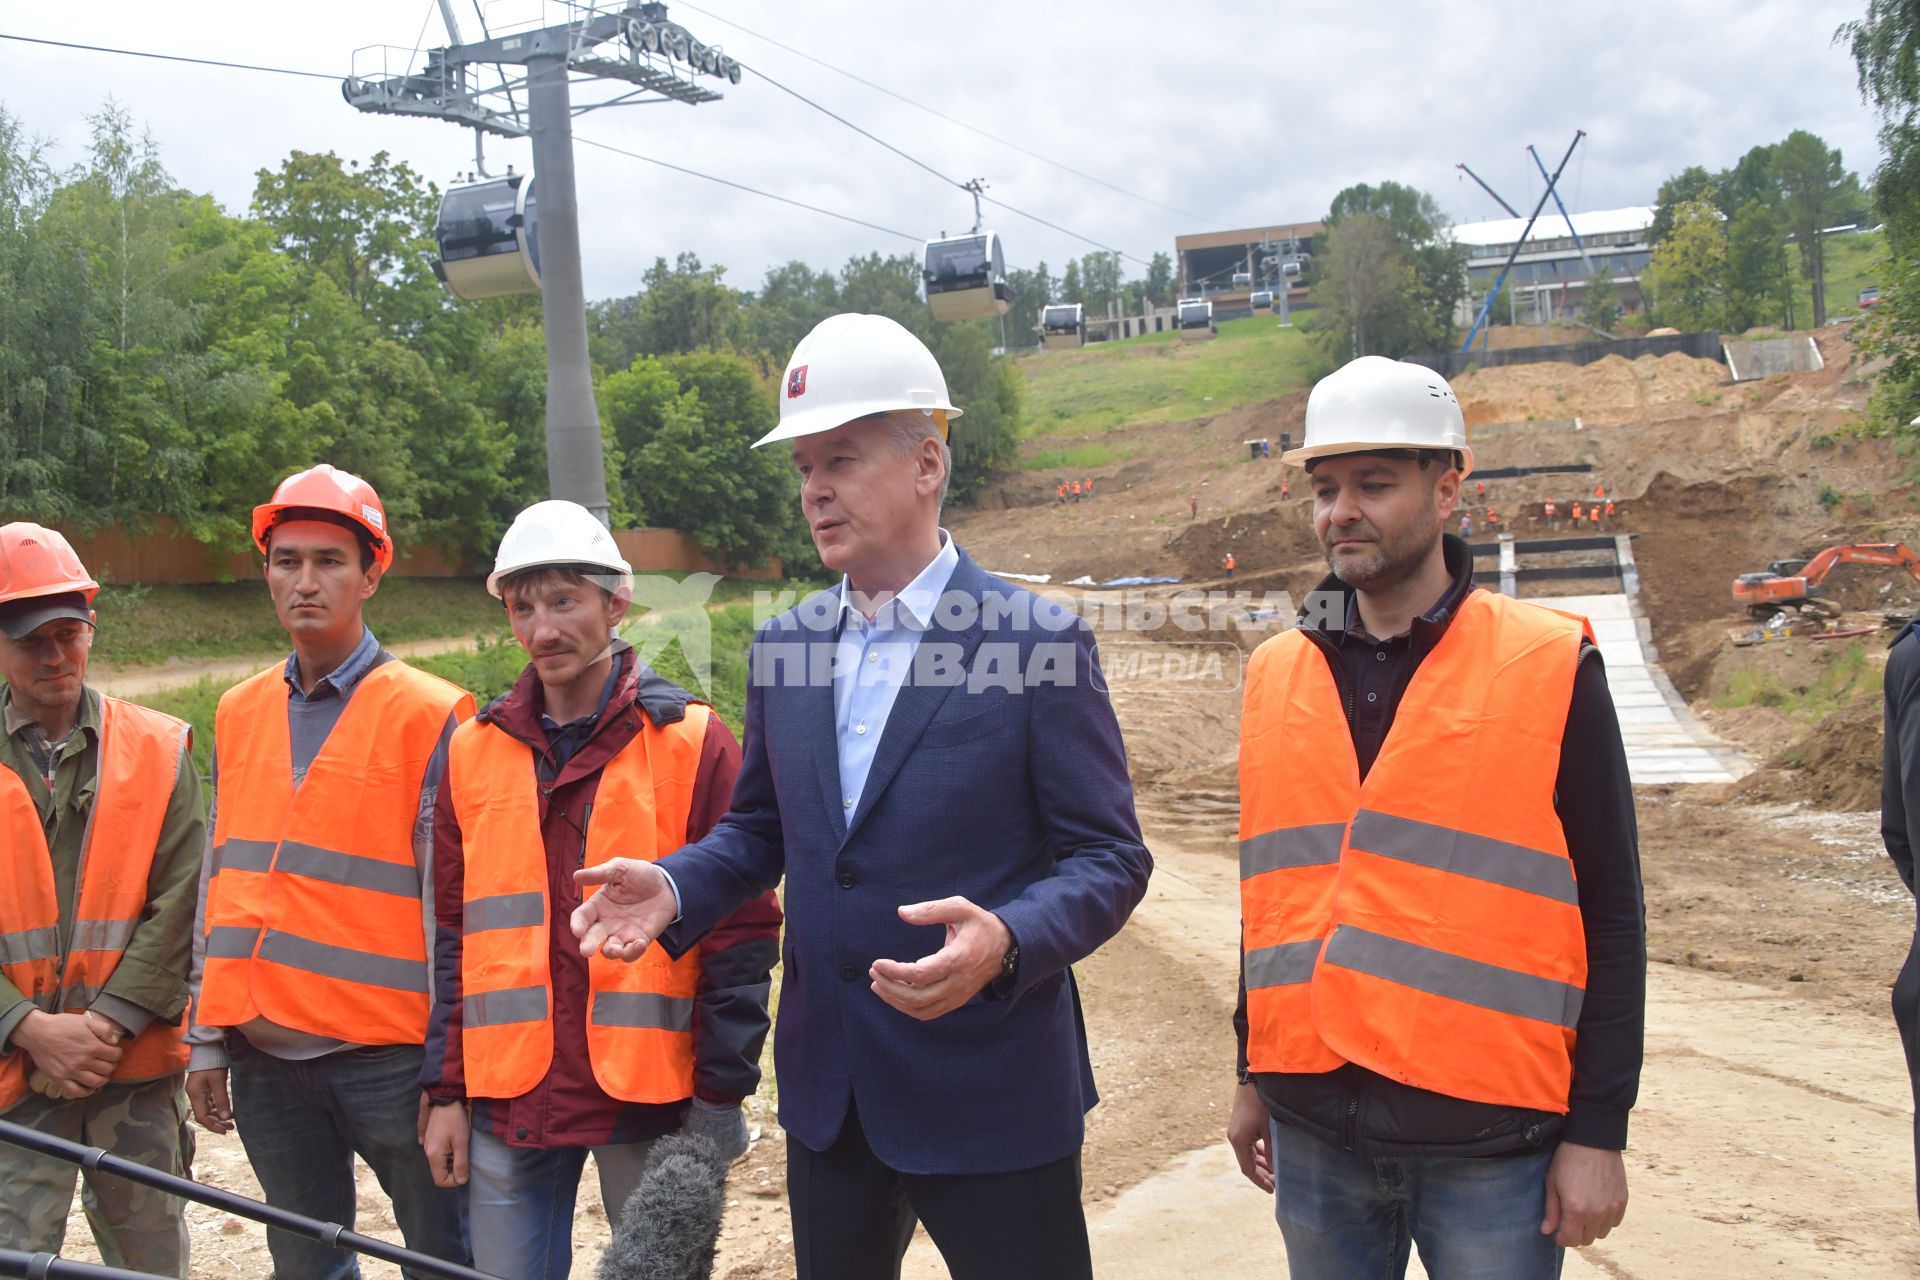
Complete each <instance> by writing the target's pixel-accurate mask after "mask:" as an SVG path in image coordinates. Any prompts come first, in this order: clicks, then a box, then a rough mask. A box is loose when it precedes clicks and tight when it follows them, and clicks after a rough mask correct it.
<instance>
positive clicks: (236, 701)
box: [195, 661, 473, 1045]
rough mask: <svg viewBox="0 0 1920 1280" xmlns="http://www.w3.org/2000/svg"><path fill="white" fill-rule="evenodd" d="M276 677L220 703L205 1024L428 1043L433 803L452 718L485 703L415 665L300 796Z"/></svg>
mask: <svg viewBox="0 0 1920 1280" xmlns="http://www.w3.org/2000/svg"><path fill="white" fill-rule="evenodd" d="M282 672H283V669H282V668H279V667H275V668H272V669H269V670H267V671H263V672H261V673H260V674H259V675H256V676H254V677H252V678H251V679H249V680H246V681H244V682H243V683H241V684H239V685H237V686H235V687H234V688H233V689H231V690H229V691H228V692H227V694H226V696H225V697H223V698H221V699H220V710H219V713H218V715H217V716H216V718H215V721H214V726H215V728H214V733H215V742H216V745H217V749H218V752H219V760H220V793H219V796H218V797H217V803H216V805H215V810H214V812H215V817H214V832H213V855H212V874H211V876H210V878H209V880H208V884H207V902H206V912H205V916H204V922H205V928H206V964H205V967H204V969H203V971H202V974H203V976H202V978H201V983H200V997H199V1004H198V1005H197V1006H196V1008H195V1017H196V1019H197V1020H198V1021H199V1022H201V1023H202V1024H203V1025H206V1026H216V1027H233V1026H242V1025H244V1024H246V1023H247V1022H250V1021H252V1020H253V1019H254V1018H256V1017H261V1018H266V1019H267V1020H268V1021H270V1022H274V1023H278V1024H279V1025H280V1026H283V1027H290V1028H293V1029H294V1030H298V1031H304V1032H307V1033H308V1034H310V1035H317V1036H329V1037H332V1038H335V1039H339V1040H347V1041H351V1042H353V1043H355V1044H376V1045H377V1044H419V1043H421V1042H422V1041H423V1040H425V1038H426V1029H427V1008H428V1004H429V992H428V990H427V974H428V968H427V945H426V926H425V920H424V917H423V908H422V894H423V893H424V892H426V891H427V890H428V888H429V886H425V885H422V884H421V882H420V874H419V871H418V868H417V865H416V863H415V861H414V848H413V835H414V826H415V823H416V821H417V819H418V816H419V808H420V790H421V787H422V785H423V784H424V782H425V778H426V771H427V766H428V764H429V762H430V761H431V759H432V756H433V752H434V749H435V748H436V747H437V746H438V745H439V742H440V734H441V731H442V730H444V729H445V728H446V724H447V717H448V716H449V715H455V716H457V717H458V718H459V719H461V720H465V719H467V718H468V717H470V716H471V715H472V714H473V699H472V698H471V697H470V696H468V695H467V694H465V693H462V692H461V691H460V690H459V689H458V688H456V687H455V686H453V685H451V684H448V683H447V682H446V681H444V680H441V679H439V678H438V677H435V676H430V675H427V674H426V673H424V672H420V671H416V670H414V669H413V668H411V667H409V666H407V665H406V664H405V663H403V662H398V661H389V662H384V663H381V664H380V665H379V666H377V667H375V668H374V669H373V670H371V671H369V672H368V673H367V674H366V675H365V676H363V677H361V680H360V683H359V685H358V686H357V687H356V688H355V689H354V691H353V695H352V697H351V698H349V699H348V701H347V705H346V707H345V708H344V709H343V710H342V711H341V713H340V719H339V720H338V722H337V723H335V725H334V727H333V730H332V732H331V733H329V734H328V735H327V740H326V742H325V743H324V744H323V745H322V746H321V748H320V752H319V754H318V755H316V756H315V757H314V760H313V763H312V764H311V765H310V766H309V767H308V769H307V773H306V776H305V777H304V778H303V779H302V781H301V783H300V785H299V787H298V788H297V789H296V788H295V787H294V785H293V748H292V743H291V739H290V732H289V728H288V710H287V687H286V682H285V680H284V678H283V674H282Z"/></svg>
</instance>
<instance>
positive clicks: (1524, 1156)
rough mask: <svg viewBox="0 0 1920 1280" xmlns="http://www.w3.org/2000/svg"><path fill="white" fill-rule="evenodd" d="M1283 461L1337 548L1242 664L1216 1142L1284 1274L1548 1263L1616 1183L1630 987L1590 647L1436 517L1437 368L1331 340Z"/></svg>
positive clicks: (1457, 445) (1564, 618)
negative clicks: (1265, 1214)
mask: <svg viewBox="0 0 1920 1280" xmlns="http://www.w3.org/2000/svg"><path fill="white" fill-rule="evenodd" d="M1286 461H1287V462H1290V463H1295V464H1299V465H1303V466H1304V467H1305V468H1306V470H1307V474H1308V475H1309V476H1310V477H1311V481H1312V485H1313V503H1314V526H1315V529H1316V531H1317V532H1318V534H1319V536H1320V540H1321V543H1322V546H1323V547H1324V548H1325V551H1326V556H1327V562H1328V564H1329V565H1330V566H1331V568H1332V569H1333V573H1332V575H1331V576H1329V577H1328V578H1326V579H1325V580H1324V581H1323V582H1322V583H1321V584H1320V585H1319V587H1318V588H1316V590H1315V592H1314V593H1313V594H1311V595H1309V596H1308V598H1307V609H1306V610H1305V611H1304V613H1303V615H1302V618H1301V625H1300V626H1299V627H1297V628H1295V629H1293V630H1290V631H1287V632H1285V633H1283V634H1282V635H1279V636H1276V637H1274V638H1272V639H1270V640H1268V641H1267V642H1266V643H1264V644H1263V645H1261V646H1260V648H1259V649H1258V650H1256V651H1255V653H1254V655H1253V657H1252V659H1251V661H1250V663H1249V666H1248V671H1247V681H1246V693H1245V705H1244V708H1243V713H1242V717H1241V745H1240V794H1241V818H1240V876H1241V881H1240V883H1241V919H1242V936H1241V945H1242V953H1241V955H1242V958H1241V978H1242V998H1241V1001H1240V1006H1239V1009H1238V1011H1237V1013H1236V1015H1235V1026H1236V1029H1237V1031H1238V1033H1239V1040H1240V1046H1241V1052H1240V1058H1239V1080H1240V1083H1239V1085H1238V1086H1237V1087H1236V1089H1235V1091H1234V1097H1233V1105H1232V1111H1231V1118H1230V1120H1229V1122H1228V1129H1227V1136H1228V1140H1229V1142H1230V1143H1231V1144H1232V1146H1233V1148H1234V1151H1235V1153H1236V1155H1237V1156H1238V1157H1239V1160H1240V1166H1241V1170H1242V1172H1243V1173H1245V1174H1246V1176H1247V1177H1248V1178H1249V1179H1250V1180H1251V1181H1253V1182H1254V1184H1255V1185H1257V1186H1259V1187H1261V1188H1262V1189H1263V1190H1267V1191H1274V1192H1276V1194H1275V1200H1274V1208H1275V1212H1276V1215H1277V1217H1278V1219H1279V1222H1280V1229H1281V1232H1282V1234H1283V1235H1284V1237H1285V1239H1286V1246H1287V1256H1288V1261H1289V1264H1290V1266H1291V1268H1292V1274H1293V1275H1294V1276H1295V1277H1298V1278H1304V1277H1316V1278H1318V1277H1327V1276H1335V1275H1377V1276H1394V1277H1398V1276H1402V1275H1404V1274H1405V1270H1406V1266H1407V1258H1408V1252H1409V1249H1410V1248H1411V1247H1414V1246H1417V1247H1418V1249H1419V1252H1420V1256H1421V1258H1422V1260H1423V1261H1424V1262H1425V1263H1426V1266H1427V1268H1428V1270H1429V1271H1430V1272H1431V1273H1432V1274H1433V1275H1435V1276H1471V1277H1476V1278H1478V1280H1534V1278H1536V1277H1537V1278H1540V1280H1545V1278H1546V1277H1551V1276H1558V1275H1559V1274H1560V1267H1561V1260H1562V1251H1563V1249H1564V1248H1568V1247H1578V1246H1581V1245H1586V1244H1589V1243H1591V1242H1592V1241H1594V1240H1596V1239H1598V1238H1600V1237H1602V1236H1605V1235H1606V1234H1607V1233H1608V1232H1609V1231H1610V1230H1612V1229H1613V1228H1614V1227H1615V1226H1617V1225H1618V1224H1619V1223H1620V1220H1621V1218H1622V1216H1623V1215H1624V1213H1625V1210H1626V1203H1627V1184H1626V1171H1625V1166H1624V1164H1623V1161H1622V1157H1621V1150H1622V1148H1623V1147H1624V1146H1625V1145H1626V1137H1627V1115H1628V1111H1629V1110H1630V1108H1631V1107H1632V1106H1633V1102H1634V1097H1635V1094H1636V1091H1637V1088H1638V1081H1639V1072H1640V1060H1641V1039H1642V1024H1643V1010H1644V1001H1645V971H1646V948H1645V937H1644V929H1643V925H1642V920H1643V910H1642V901H1641V893H1640V874H1639V857H1638V851H1637V843H1636V835H1635V826H1634V815H1633V792H1632V786H1631V782H1630V780H1629V778H1628V775H1627V762H1626V754H1625V751H1624V748H1623V747H1622V745H1621V739H1620V729H1619V725H1618V722H1617V720H1616V718H1615V714H1614V710H1613V703H1612V700H1611V698H1610V697H1609V695H1608V692H1607V687H1606V677H1605V673H1604V671H1603V669H1602V667H1601V663H1600V655H1599V651H1598V650H1597V649H1596V648H1595V646H1594V643H1593V638H1592V633H1591V631H1590V629H1589V628H1588V626H1587V624H1586V622H1585V620H1584V619H1581V618H1577V617H1574V616H1572V615H1568V614H1562V613H1559V612H1557V611H1554V610H1551V609H1546V608H1542V607H1540V606H1538V605H1533V604H1526V603H1522V602H1519V601H1516V600H1512V599H1509V598H1508V597H1506V596H1502V595H1497V594H1494V593H1492V592H1488V591H1485V590H1481V589H1479V588H1476V587H1475V585H1474V583H1473V579H1472V575H1471V567H1472V557H1471V553H1470V551H1469V549H1468V548H1467V547H1466V546H1465V545H1464V544H1462V543H1460V542H1459V541H1457V540H1455V539H1453V538H1450V537H1446V536H1444V535H1443V533H1442V530H1443V529H1444V527H1445V522H1446V520H1447V519H1448V517H1449V516H1450V514H1451V513H1452V511H1453V510H1454V507H1455V504H1456V503H1457V502H1458V501H1459V499H1460V486H1461V481H1462V478H1463V477H1464V476H1465V475H1467V474H1468V473H1469V472H1470V471H1471V470H1472V467H1473V453H1472V450H1471V449H1470V448H1469V447H1468V444H1467V438H1466V427H1465V424H1464V422H1463V420H1462V418H1461V413H1460V407H1459V403H1458V401H1457V400H1455V398H1454V396H1453V393H1452V391H1451V390H1450V389H1449V388H1448V387H1447V384H1446V383H1445V382H1444V381H1443V380H1441V379H1440V378H1439V377H1437V376H1436V375H1434V374H1433V373H1431V372H1429V371H1428V370H1426V369H1424V368H1421V367H1419V366H1417V365H1412V364H1404V363H1400V362H1397V361H1392V360H1387V359H1383V358H1381V357H1378V356H1366V357H1362V358H1361V359H1358V360H1355V361H1353V362H1352V363H1350V364H1348V365H1346V366H1345V367H1344V368H1342V369H1340V370H1339V371H1337V372H1335V373H1334V374H1332V375H1330V376H1329V377H1327V378H1325V379H1323V380H1322V381H1321V382H1320V383H1319V384H1318V385H1317V386H1316V387H1315V388H1314V390H1313V392H1312V394H1311V396H1310V397H1309V399H1308V403H1307V420H1306V443H1305V445H1304V447H1302V448H1301V449H1298V450H1296V451H1294V452H1293V453H1291V454H1289V455H1288V456H1287V458H1286ZM1489 778H1497V779H1498V785H1497V786H1495V787H1492V788H1489V787H1488V785H1487V780H1488V779H1489ZM1576 884H1577V885H1578V889H1577V891H1576V887H1575V886H1576ZM1276 1188H1277V1191H1276Z"/></svg>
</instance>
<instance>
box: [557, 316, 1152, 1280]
mask: <svg viewBox="0 0 1920 1280" xmlns="http://www.w3.org/2000/svg"><path fill="white" fill-rule="evenodd" d="M781 385H782V387H783V389H784V395H783V397H782V400H781V409H780V425H779V426H778V427H777V428H775V429H774V430H773V431H772V432H770V433H769V434H768V435H767V436H766V437H765V438H764V439H762V440H760V441H759V442H758V443H759V444H762V445H764V444H770V443H773V442H775V441H791V442H792V443H791V448H792V450H793V460H794V464H795V466H796V467H797V469H798V470H799V473H800V477H801V491H800V492H801V503H802V506H803V509H804V511H805V514H806V518H807V522H808V524H809V526H810V527H811V529H812V531H813V540H814V545H815V546H816V547H817V548H818V549H819V552H820V558H821V560H822V561H823V562H824V563H825V564H826V565H827V567H828V568H830V569H835V570H839V571H840V572H841V573H843V574H844V575H845V577H844V578H843V579H842V580H841V583H840V585H839V586H838V587H837V588H835V589H833V590H831V591H826V592H822V593H820V594H818V595H815V596H813V597H811V598H810V599H808V600H806V601H805V602H803V603H802V604H801V605H800V606H799V607H798V608H796V609H794V610H792V611H790V612H788V613H786V614H783V615H782V616H780V617H778V618H776V619H774V620H773V621H772V622H770V623H768V624H767V625H766V626H764V627H762V628H761V630H760V632H759V634H758V635H757V636H756V637H755V640H754V648H753V658H752V673H751V676H750V678H749V684H748V690H747V710H746V734H745V738H746V742H745V758H744V759H743V761H742V764H741V772H740V776H739V780H738V782H737V784H736V785H735V788H734V794H733V811H732V812H731V813H729V814H728V815H727V817H726V818H724V819H723V820H722V821H721V822H720V823H719V825H717V826H715V827H714V828H713V830H712V832H711V833H710V834H709V835H708V836H707V837H706V838H705V839H703V840H701V841H700V842H699V843H697V844H693V845H689V846H687V847H685V848H683V849H681V850H680V851H679V852H677V853H674V854H672V855H670V856H668V857H666V858H663V859H661V860H660V861H659V862H657V863H648V862H643V861H637V860H632V859H616V860H614V861H611V862H608V863H605V864H602V865H601V866H600V867H597V868H594V869H593V870H591V871H584V872H580V873H577V877H576V878H578V879H579V880H580V881H581V882H582V883H583V884H593V883H599V884H603V885H604V888H602V889H601V890H600V891H599V892H598V893H595V894H594V895H592V896H591V897H589V898H587V899H586V901H585V902H584V903H583V904H582V905H581V907H580V908H579V909H578V910H577V911H576V912H575V913H574V917H573V930H574V933H575V934H576V935H578V936H579V937H580V939H581V949H582V950H583V951H585V952H587V953H588V954H591V953H592V952H593V951H595V950H599V951H601V952H602V953H603V954H605V955H608V956H612V957H614V958H617V959H628V960H631V959H633V958H635V957H637V956H638V955H639V954H640V953H641V952H643V951H644V950H645V949H646V948H647V946H648V945H649V944H651V943H652V942H654V941H655V940H656V939H657V940H659V942H660V944H661V945H662V946H663V947H665V948H666V950H667V951H668V952H669V953H670V954H674V955H678V954H680V953H681V952H683V951H684V950H686V949H687V948H689V947H691V946H693V945H694V944H695V943H696V941H697V940H698V939H699V937H700V935H701V934H702V933H703V932H704V931H705V930H707V929H708V928H709V927H711V926H712V925H713V924H715V923H717V922H718V921H720V920H721V919H723V918H725V916H726V915H727V913H728V912H730V911H732V910H733V909H734V908H735V907H737V906H738V905H739V904H740V903H742V902H745V901H747V900H748V899H750V898H752V897H753V896H754V895H756V894H758V893H761V892H764V891H765V890H766V889H767V888H769V887H771V886H772V885H774V884H776V883H778V881H779V880H780V878H781V877H782V875H784V876H785V877H786V882H787V890H786V908H787V933H786V938H785V942H784V946H783V948H782V960H783V963H784V966H785V977H784V985H783V988H782V991H781V997H780V1008H779V1015H778V1017H777V1019H776V1021H775V1025H774V1062H775V1067H776V1070H777V1073H778V1078H779V1089H780V1122H781V1124H782V1125H783V1126H784V1127H785V1128H786V1130H787V1134H788V1139H789V1140H788V1143H787V1190H788V1197H789V1200H790V1202H791V1204H792V1207H793V1228H794V1251H795V1255H796V1261H797V1264H798V1271H799V1276H800V1280H868V1278H869V1277H871V1278H872V1280H887V1278H889V1277H896V1276H898V1274H899V1270H900V1259H901V1257H902V1255H903V1254H904V1253H905V1252H906V1247H907V1241H908V1239H909V1237H910V1236H911V1234H912V1232H913V1227H914V1223H915V1221H916V1220H918V1221H920V1222H923V1223H925V1225H926V1227H927V1231H928V1234H929V1235H930V1236H932V1238H933V1241H934V1243H935V1244H936V1245H937V1246H938V1247H939V1249H940V1252H941V1254H942V1256H943V1257H944V1258H945V1260H946V1263H947V1266H948V1268H949V1270H950V1271H951V1273H952V1274H953V1275H954V1276H955V1277H957V1278H959V1280H974V1278H978V1280H989V1278H991V1280H1019V1278H1021V1277H1033V1278H1034V1280H1073V1278H1075V1277H1091V1275H1092V1263H1091V1261H1090V1258H1089V1252H1088V1247H1087V1232H1086V1220H1085V1217H1084V1215H1083V1213H1082V1210H1081V1204H1080V1147H1081V1142H1082V1139H1083V1137H1084V1132H1085V1131H1084V1115H1085V1113H1086V1111H1087V1109H1088V1108H1090V1107H1092V1106H1093V1104H1094V1102H1095V1100H1096V1097H1095V1092H1094V1086H1093V1072H1092V1068H1091V1066H1090V1065H1089V1063H1088V1060H1087V1049H1086V1035H1085V1029H1084V1027H1083V1025H1082V1022H1081V1017H1080V1005H1079V995H1078V992H1077V990H1076V989H1075V986H1074V981H1073V975H1072V973H1071V971H1070V969H1069V966H1071V965H1072V964H1073V963H1074V962H1075V961H1076V960H1079V959H1081V958H1083V957H1085V956H1086V955H1088V954H1089V953H1091V952H1092V951H1093V950H1094V949H1095V948H1097V947H1098V946H1099V945H1100V944H1101V943H1103V942H1105V941H1106V940H1107V939H1108V938H1111V937H1112V936H1113V935H1114V934H1115V933H1117V932H1118V931H1119V929H1120V927H1121V925H1122V924H1124V923H1125V922H1126V919H1127V916H1128V914H1129V913H1131V912H1132V910H1133V908H1134V906H1135V905H1136V904H1138V903H1139V901H1140V898H1141V896H1142V895H1143V894H1144V893H1145V892H1146V885H1147V876H1148V874H1149V872H1150V871H1151V869H1152V859H1151V858H1150V856H1149V855H1148V853H1147V850H1146V848H1145V847H1144V846H1143V844H1142V843H1141V838H1140V828H1139V824H1138V822H1137V820H1136V819H1135V817H1134V808H1133V790H1132V786H1131V784H1130V783H1129V781H1128V778H1127V763H1126V753H1125V749H1124V747H1123V746H1122V744H1121V740H1120V728H1119V724H1118V722H1117V721H1116V720H1115V718H1114V714H1113V708H1112V705H1111V704H1110V703H1109V701H1108V699H1107V695H1106V689H1105V685H1104V684H1103V683H1102V681H1101V678H1100V672H1099V665H1098V659H1097V656H1096V653H1095V649H1094V643H1093V637H1092V633H1091V632H1090V631H1089V629H1088V628H1087V626H1086V624H1085V623H1084V622H1082V621H1081V620H1080V619H1079V618H1077V617H1075V616H1074V615H1073V614H1072V613H1070V612H1069V611H1066V610H1063V609H1059V608H1057V607H1055V606H1052V605H1049V604H1048V603H1047V602H1045V601H1043V600H1041V599H1039V598H1038V597H1036V596H1034V595H1032V594H1031V593H1029V592H1025V591H1021V590H1018V589H1016V588H1012V587H1009V586H1007V585H1006V584H1004V583H1002V582H1000V581H999V580H998V579H995V578H993V577H990V576H989V575H987V574H986V573H984V572H983V571H981V569H980V568H979V567H978V566H976V565H975V564H974V563H973V561H972V560H970V559H968V558H967V556H965V555H964V554H962V553H961V552H960V550H959V548H957V547H956V546H954V544H953V542H952V540H951V539H950V538H949V537H948V536H947V533H946V530H944V529H942V528H940V523H939V515H940V504H941V500H942V498H943V497H944V496H945V492H946V487H947V480H948V476H949V474H950V468H951V457H952V455H951V453H950V452H949V450H948V447H947V442H946V432H947V422H948V421H949V420H950V419H952V418H954V417H957V416H959V413H960V411H959V410H958V409H956V408H954V407H953V405H952V404H951V403H949V401H948V397H947V388H946V380H945V378H944V377H943V376H942V374H941V372H940V368H939V365H938V364H937V363H936V362H935V360H934V358H933V356H932V354H931V353H930V352H928V351H927V349H926V347H924V346H923V345H922V344H921V343H920V342H919V341H918V340H917V339H916V338H914V337H913V335H912V334H910V333H908V332H907V331H906V330H905V329H903V328H901V327H900V326H899V325H897V324H895V323H894V322H893V321H891V320H888V319H885V318H884V317H880V316H861V315H840V316H834V317H832V318H830V319H828V320H825V321H822V322H821V323H820V325H819V326H818V327H816V328H815V329H814V330H813V332H812V333H810V334H809V335H808V336H807V337H806V339H805V340H804V341H802V342H801V344H800V345H799V347H797V348H796V349H795V351H794V354H793V359H792V361H791V362H790V363H789V364H788V367H787V376H786V378H785V379H784V380H783V382H782V384H781Z"/></svg>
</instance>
